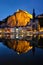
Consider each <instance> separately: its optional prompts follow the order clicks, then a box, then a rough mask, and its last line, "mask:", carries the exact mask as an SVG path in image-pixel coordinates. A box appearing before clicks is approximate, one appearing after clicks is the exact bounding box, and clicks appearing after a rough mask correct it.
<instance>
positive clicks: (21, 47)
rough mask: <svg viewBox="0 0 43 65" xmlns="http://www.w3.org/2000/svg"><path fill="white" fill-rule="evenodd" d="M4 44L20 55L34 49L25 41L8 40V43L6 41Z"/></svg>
mask: <svg viewBox="0 0 43 65" xmlns="http://www.w3.org/2000/svg"><path fill="white" fill-rule="evenodd" d="M4 44H5V45H6V46H7V47H9V48H12V49H13V50H15V51H17V53H18V54H20V53H26V52H28V51H29V50H31V49H32V46H31V45H30V42H29V41H25V40H8V41H4Z"/></svg>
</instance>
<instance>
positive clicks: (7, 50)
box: [0, 36, 43, 65]
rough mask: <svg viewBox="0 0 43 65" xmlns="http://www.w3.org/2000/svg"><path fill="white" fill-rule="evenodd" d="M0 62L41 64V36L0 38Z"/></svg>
mask: <svg viewBox="0 0 43 65" xmlns="http://www.w3.org/2000/svg"><path fill="white" fill-rule="evenodd" d="M0 41H1V42H0V63H1V64H2V62H3V64H10V65H13V64H16V65H18V64H19V65H23V64H25V65H26V64H27V63H28V64H29V65H35V64H40V65H41V63H42V64H43V38H42V37H40V38H39V36H36V37H35V36H33V37H29V38H26V39H22V40H18V39H17V40H16V39H15V40H14V39H11V40H0ZM17 53H18V54H17Z"/></svg>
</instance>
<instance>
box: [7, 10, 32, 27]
mask: <svg viewBox="0 0 43 65" xmlns="http://www.w3.org/2000/svg"><path fill="white" fill-rule="evenodd" d="M30 19H32V15H31V14H29V13H28V12H26V11H23V10H18V11H17V12H16V14H14V15H12V16H11V17H9V18H8V20H7V22H8V25H10V26H11V27H13V26H26V24H27V23H28V22H30ZM16 23H17V24H16Z"/></svg>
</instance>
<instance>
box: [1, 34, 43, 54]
mask: <svg viewBox="0 0 43 65" xmlns="http://www.w3.org/2000/svg"><path fill="white" fill-rule="evenodd" d="M42 40H43V38H42V37H39V35H37V36H36V35H33V36H31V37H27V38H25V39H22V40H18V39H6V40H4V39H3V40H2V41H3V44H4V45H5V46H7V47H8V48H11V49H13V50H14V51H16V52H17V53H18V54H21V53H26V52H28V51H30V50H32V53H33V55H34V54H35V47H40V48H43V42H42Z"/></svg>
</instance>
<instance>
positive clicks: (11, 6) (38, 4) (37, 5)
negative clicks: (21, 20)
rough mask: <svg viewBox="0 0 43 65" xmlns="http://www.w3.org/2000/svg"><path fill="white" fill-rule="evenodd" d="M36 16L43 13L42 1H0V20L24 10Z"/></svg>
mask: <svg viewBox="0 0 43 65" xmlns="http://www.w3.org/2000/svg"><path fill="white" fill-rule="evenodd" d="M33 8H34V9H35V12H36V15H38V14H42V13H43V0H0V20H2V19H4V18H6V17H7V16H8V15H12V14H13V13H14V12H15V11H16V10H17V9H22V10H26V11H27V12H29V13H31V14H32V11H33Z"/></svg>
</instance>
